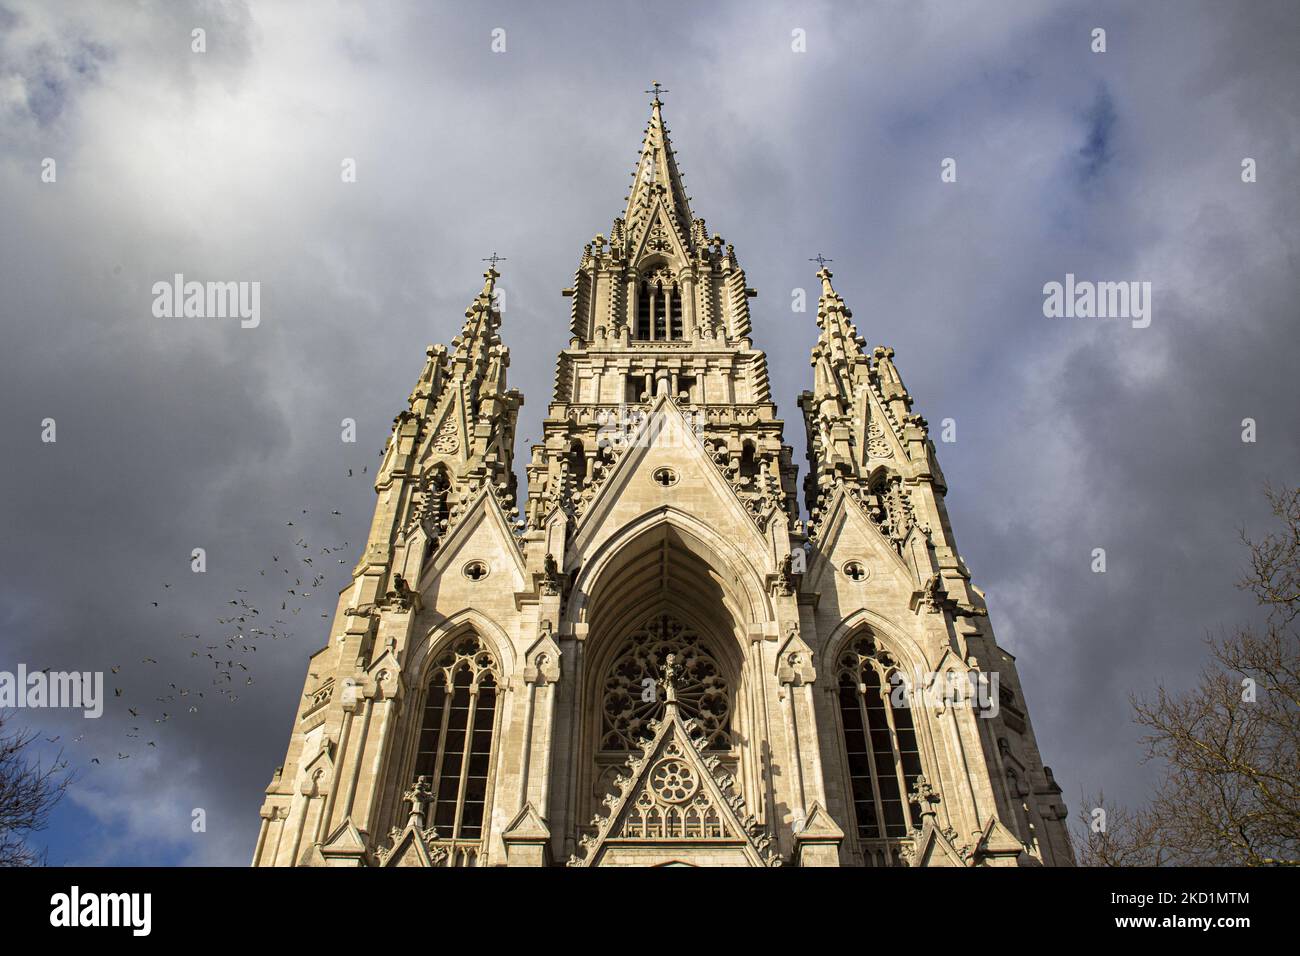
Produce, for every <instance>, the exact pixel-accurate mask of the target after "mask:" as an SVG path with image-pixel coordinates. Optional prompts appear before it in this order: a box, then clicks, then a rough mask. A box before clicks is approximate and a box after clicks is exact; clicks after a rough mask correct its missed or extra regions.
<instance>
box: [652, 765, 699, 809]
mask: <svg viewBox="0 0 1300 956" xmlns="http://www.w3.org/2000/svg"><path fill="white" fill-rule="evenodd" d="M650 787H651V789H653V790H654V792H655V793H657V794H658V795H659V798H660V799H661V800H667V801H668V802H669V803H681V802H682V801H684V800H689V799H690V798H691V796H692V794H694V793H695V791H696V790H698V789H699V788H700V781H699V778H698V777H696V775H695V771H694V770H693V769H692V768H691V765H690V764H688V763H686V761H684V760H680V759H678V758H677V757H668V758H666V759H664V760H661V761H659V763H657V764H656V765H655V768H654V770H653V771H651V773H650Z"/></svg>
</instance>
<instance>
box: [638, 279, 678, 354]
mask: <svg viewBox="0 0 1300 956" xmlns="http://www.w3.org/2000/svg"><path fill="white" fill-rule="evenodd" d="M634 331H635V333H636V334H635V338H637V339H640V340H642V341H650V340H655V339H659V340H679V339H681V338H682V293H681V289H680V288H679V287H678V284H677V280H676V279H675V278H674V277H673V274H672V272H671V271H670V270H669V269H668V267H667V266H662V265H661V266H658V267H656V268H654V269H652V270H651V271H650V273H649V274H648V275H647V276H646V277H645V278H644V279H643V280H641V285H640V287H639V288H638V289H637V301H636V326H635V330H634Z"/></svg>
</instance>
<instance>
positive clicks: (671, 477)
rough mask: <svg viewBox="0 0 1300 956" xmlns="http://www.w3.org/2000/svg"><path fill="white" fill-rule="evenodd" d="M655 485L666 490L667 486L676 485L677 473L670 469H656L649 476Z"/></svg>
mask: <svg viewBox="0 0 1300 956" xmlns="http://www.w3.org/2000/svg"><path fill="white" fill-rule="evenodd" d="M650 477H651V478H652V479H653V480H654V483H655V484H656V485H660V486H661V487H664V488H667V487H668V486H669V485H675V484H677V472H675V471H673V470H672V469H671V468H656V469H655V470H654V473H653V474H652V475H651V476H650Z"/></svg>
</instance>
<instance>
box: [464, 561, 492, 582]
mask: <svg viewBox="0 0 1300 956" xmlns="http://www.w3.org/2000/svg"><path fill="white" fill-rule="evenodd" d="M460 573H461V574H463V575H465V577H467V578H469V579H470V580H471V581H482V580H483V579H484V578H485V577H487V576H488V566H487V564H486V563H485V562H483V561H471V562H469V563H468V564H466V565H465V566H464V567H463V568H461V569H460Z"/></svg>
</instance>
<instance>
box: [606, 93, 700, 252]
mask: <svg viewBox="0 0 1300 956" xmlns="http://www.w3.org/2000/svg"><path fill="white" fill-rule="evenodd" d="M661 92H664V93H666V92H668V91H667V90H660V89H659V84H658V83H656V84H655V91H654V93H655V98H654V100H653V101H652V102H651V104H650V123H649V124H648V125H647V126H646V130H645V139H644V140H643V141H642V143H641V155H640V157H639V158H638V159H637V164H636V169H634V170H633V171H632V190H631V192H630V193H629V194H628V197H627V210H626V211H625V212H624V214H623V221H624V222H626V223H627V224H628V226H629V227H633V226H634V225H635V224H636V223H638V222H640V221H642V220H644V219H645V218H646V217H647V216H649V215H650V213H651V210H652V209H653V208H654V200H655V197H656V196H663V197H664V202H665V204H666V205H667V207H668V210H669V211H670V212H671V213H672V214H673V217H674V218H675V219H676V220H677V226H678V228H680V229H682V230H683V231H686V230H687V229H689V228H690V224H691V218H692V217H691V206H690V202H689V200H688V197H687V195H686V188H685V187H684V186H683V185H682V174H681V171H680V170H678V168H677V157H676V156H674V155H673V145H672V143H671V142H670V141H669V139H668V127H667V126H665V125H664V114H663V106H664V104H663V101H662V100H660V99H659V94H660V93H661Z"/></svg>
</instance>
